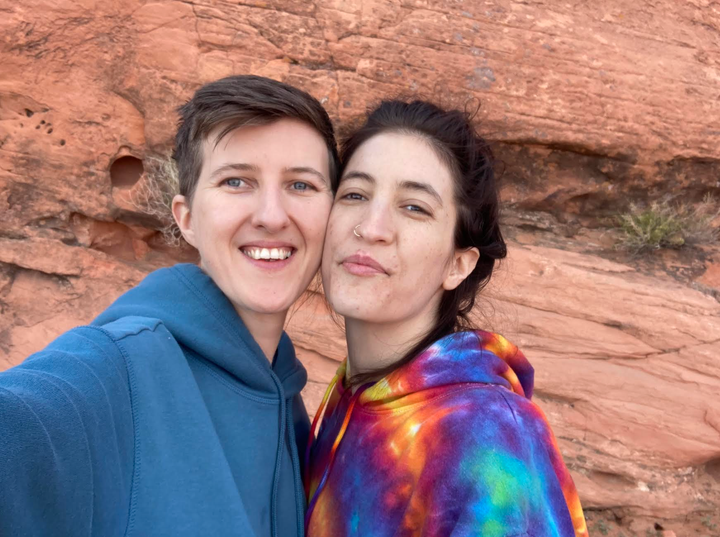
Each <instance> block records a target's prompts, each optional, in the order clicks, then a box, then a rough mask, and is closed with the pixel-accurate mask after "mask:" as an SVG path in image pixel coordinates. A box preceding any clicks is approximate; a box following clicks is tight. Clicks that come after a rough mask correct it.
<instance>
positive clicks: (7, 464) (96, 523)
mask: <svg viewBox="0 0 720 537" xmlns="http://www.w3.org/2000/svg"><path fill="white" fill-rule="evenodd" d="M133 446H134V438H133V423H132V410H131V403H130V392H129V383H128V375H127V369H126V365H125V360H124V358H123V356H122V355H121V353H120V351H119V349H118V348H117V346H116V345H115V344H114V342H113V341H112V340H111V339H110V338H109V337H108V336H107V335H105V333H104V332H103V331H102V330H100V329H97V328H90V327H84V328H79V329H75V330H72V331H70V332H68V333H66V334H64V335H63V336H61V337H60V338H58V339H57V340H55V341H54V342H53V343H51V344H50V345H49V346H48V347H47V348H46V349H45V350H43V351H41V352H39V353H36V354H34V355H32V356H31V357H29V358H28V359H27V360H26V361H25V362H23V363H22V364H20V365H19V366H17V367H14V368H12V369H9V370H7V371H5V372H3V373H0V535H23V536H25V535H27V536H35V535H38V536H39V535H68V536H70V535H72V536H73V537H75V536H78V537H80V536H89V535H102V536H108V537H112V536H113V535H123V534H124V532H125V527H126V525H127V519H128V512H129V507H130V489H131V479H132V473H133V454H134V449H133Z"/></svg>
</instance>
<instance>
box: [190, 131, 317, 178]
mask: <svg viewBox="0 0 720 537" xmlns="http://www.w3.org/2000/svg"><path fill="white" fill-rule="evenodd" d="M226 128H227V124H220V125H218V126H216V127H215V128H214V129H213V130H212V131H211V132H210V134H209V135H208V137H207V138H206V139H205V140H204V141H203V146H202V150H203V168H204V169H207V168H208V167H211V168H215V167H217V166H221V165H223V164H227V163H245V164H251V165H254V166H257V167H258V168H261V169H263V168H268V169H269V168H274V167H278V168H284V167H297V166H308V167H314V168H317V169H318V171H320V172H322V173H325V174H327V173H328V166H329V153H328V149H327V146H326V144H325V140H324V139H323V138H322V136H321V135H320V133H319V132H317V131H316V130H315V129H314V128H313V127H311V126H310V125H308V124H306V123H304V122H302V121H298V120H296V119H290V118H284V119H280V120H277V121H274V122H272V123H267V124H264V125H251V126H245V127H239V128H237V129H234V130H232V131H230V132H229V133H227V134H226V135H225V136H223V137H222V138H221V139H220V140H218V136H219V135H221V134H222V133H223V131H224V130H225V129H226Z"/></svg>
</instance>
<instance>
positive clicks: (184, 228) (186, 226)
mask: <svg viewBox="0 0 720 537" xmlns="http://www.w3.org/2000/svg"><path fill="white" fill-rule="evenodd" d="M172 214H173V218H174V219H175V223H177V225H178V227H179V228H180V232H181V233H182V235H183V237H184V238H185V240H186V241H187V242H188V243H189V244H190V246H195V232H194V231H193V228H192V226H191V225H190V222H191V218H190V204H189V203H188V200H187V198H185V196H181V195H180V194H178V195H177V196H175V197H174V198H173V200H172ZM195 248H197V246H195Z"/></svg>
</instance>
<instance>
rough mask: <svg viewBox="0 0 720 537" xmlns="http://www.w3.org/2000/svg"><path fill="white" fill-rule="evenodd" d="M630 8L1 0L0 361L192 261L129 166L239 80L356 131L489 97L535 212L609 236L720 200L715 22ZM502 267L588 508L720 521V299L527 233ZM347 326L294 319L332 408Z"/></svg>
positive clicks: (517, 198)
mask: <svg viewBox="0 0 720 537" xmlns="http://www.w3.org/2000/svg"><path fill="white" fill-rule="evenodd" d="M630 4H631V3H628V2H620V1H617V0H611V1H605V2H601V3H587V2H572V1H571V2H563V3H559V2H542V1H532V2H520V1H517V2H515V1H512V0H496V1H488V2H470V1H467V0H466V1H463V0H457V1H452V2H449V1H442V2H441V1H434V0H427V1H420V0H417V1H411V0H394V1H393V0H364V1H361V0H331V1H326V2H317V3H311V2H307V1H304V0H276V1H270V2H265V1H256V2H252V1H240V2H223V1H215V0H207V1H206V2H204V3H203V2H197V3H196V2H192V1H188V2H186V1H183V2H172V1H164V0H163V1H158V2H138V1H131V0H115V1H109V2H90V1H88V0H79V1H75V2H64V1H62V0H60V1H56V2H48V1H46V0H31V1H26V2H22V3H11V2H9V1H4V2H3V1H2V0H0V36H1V37H2V39H0V73H1V75H0V369H3V368H6V367H9V366H11V365H13V364H15V363H18V362H19V361H20V360H22V359H23V358H24V357H25V356H27V355H28V354H29V353H31V352H33V351H35V350H38V349H40V348H42V347H43V346H44V345H45V344H46V343H48V342H49V341H50V340H51V339H52V338H53V337H55V336H56V335H57V334H59V333H61V332H62V331H64V330H66V329H69V328H70V327H72V326H75V325H77V324H81V323H85V322H87V321H89V320H90V319H91V318H92V317H93V316H94V315H96V314H97V313H98V312H99V311H101V310H102V309H103V308H104V307H106V306H107V305H108V304H109V303H110V302H111V301H112V300H113V299H114V298H115V297H116V296H117V295H118V294H119V293H121V292H122V291H123V290H125V289H127V288H128V287H130V286H131V285H133V284H135V283H136V282H138V281H139V279H141V278H142V276H143V275H144V274H146V273H147V272H148V271H150V270H152V269H153V268H155V267H158V266H162V265H164V264H169V263H171V262H174V261H175V260H178V259H191V258H192V253H190V252H186V251H177V250H172V249H170V248H168V247H166V246H164V245H163V242H162V240H161V238H160V237H159V234H158V232H157V228H158V227H159V225H160V222H159V221H158V220H157V219H156V218H153V217H149V216H147V215H145V214H143V212H142V211H140V210H138V209H137V208H136V207H135V206H134V205H133V204H132V203H131V200H132V198H133V196H134V195H135V194H137V192H138V189H140V190H142V187H143V184H144V183H143V181H144V180H145V179H141V180H140V182H139V183H137V184H134V181H135V180H136V179H137V178H138V176H139V173H138V168H137V167H138V165H139V164H140V163H139V162H138V161H134V160H132V159H125V160H119V159H120V158H122V157H127V156H133V157H135V158H137V159H140V160H142V161H144V164H145V167H148V166H150V165H151V158H152V157H157V156H162V155H165V154H167V152H168V151H169V149H170V147H171V143H172V140H171V138H172V135H173V132H174V129H175V123H176V115H175V112H174V110H175V108H176V107H177V106H178V105H179V104H181V103H182V102H184V101H185V100H186V99H187V98H189V96H190V95H191V94H192V92H193V91H194V90H195V89H196V88H197V87H198V86H199V85H200V84H202V83H204V82H207V81H210V80H213V79H216V78H219V77H222V76H226V75H229V74H235V73H255V74H260V75H266V76H270V77H273V78H277V79H280V80H283V81H285V82H288V83H291V84H295V85H297V86H299V87H302V88H304V89H306V90H308V91H310V92H311V93H312V94H314V95H315V96H316V97H318V98H319V99H321V100H322V102H323V103H324V104H325V106H326V107H327V109H328V111H329V112H330V113H331V115H332V116H333V118H334V119H335V120H337V121H338V122H339V124H340V125H341V126H342V125H347V124H348V122H350V121H351V120H353V119H354V118H356V117H357V116H358V115H359V114H361V113H362V112H363V111H364V110H365V108H366V106H368V104H370V103H373V102H376V101H377V100H378V99H380V98H382V97H384V96H394V95H405V94H409V93H417V94H419V95H421V96H426V97H428V96H429V97H435V98H438V99H440V100H442V101H444V102H446V103H451V104H452V103H455V104H463V103H465V102H466V101H467V100H468V98H470V97H474V98H477V99H479V100H480V102H481V104H482V106H481V108H480V111H479V113H478V120H479V123H480V125H481V130H482V131H483V132H485V133H486V134H487V136H488V137H489V138H490V139H492V140H493V141H494V142H495V145H496V149H497V152H498V154H499V156H500V157H501V159H502V160H503V161H504V164H505V170H506V171H505V174H504V178H505V187H504V197H505V199H506V201H507V202H508V204H509V205H510V206H513V207H515V208H516V209H518V210H542V211H549V212H552V213H554V214H555V215H556V216H557V217H559V218H560V219H562V220H565V221H577V222H579V223H580V224H584V225H595V224H597V222H598V218H600V217H603V216H605V215H607V214H611V213H615V212H618V211H619V210H621V209H622V208H623V207H625V206H626V205H627V203H628V202H629V201H630V200H633V199H636V198H647V197H650V198H652V197H658V196H661V195H666V194H667V195H671V196H675V197H678V198H682V199H687V200H694V199H698V198H699V197H701V196H702V195H703V194H705V193H706V192H713V191H715V192H720V183H718V181H719V180H720V127H719V126H718V125H720V8H719V7H718V4H717V3H716V2H711V1H710V0H688V1H686V2H674V1H670V0H656V1H653V2H641V3H638V2H635V3H632V5H630ZM113 164H114V167H113ZM111 167H112V169H113V172H114V173H113V174H112V176H111ZM498 276H499V277H498V278H497V279H496V284H495V285H494V287H493V290H492V291H491V292H490V293H489V295H487V296H488V297H489V298H487V299H486V300H484V301H482V303H481V308H480V309H481V311H482V312H483V313H485V314H486V317H489V318H490V319H489V320H488V321H487V322H488V325H489V326H488V327H489V328H495V329H498V330H502V331H503V332H504V333H505V334H506V335H507V336H508V337H510V338H511V339H513V340H515V341H516V342H517V343H518V344H519V345H520V346H522V347H523V348H524V350H525V351H526V354H527V355H528V356H529V357H530V358H531V360H532V361H533V363H534V365H535V366H536V369H537V383H538V396H537V397H538V399H539V400H540V402H541V404H542V405H543V408H545V410H546V412H547V413H548V415H549V418H550V420H551V422H552V423H553V426H554V428H555V431H556V433H557V435H558V439H559V442H560V445H561V448H562V449H563V452H564V453H565V455H566V459H567V461H568V464H569V466H570V467H571V469H572V470H573V472H574V475H575V478H576V481H577V483H578V486H579V488H580V492H581V495H582V497H583V501H584V503H585V505H586V506H587V507H592V508H601V509H609V510H612V512H613V513H614V516H616V517H617V520H620V521H622V520H627V519H628V517H630V518H631V517H641V516H653V517H659V518H666V519H674V520H684V517H686V516H690V517H691V518H692V517H695V519H698V520H699V517H700V516H701V515H702V513H703V512H704V511H707V510H712V509H717V503H718V501H719V499H720V493H718V490H720V484H719V483H720V406H719V404H718V400H717V394H718V393H720V364H719V363H718V362H719V359H718V355H719V354H720V353H719V352H718V351H720V348H719V345H720V324H719V323H718V317H720V307H719V306H720V305H719V304H718V302H717V301H716V300H714V299H713V298H711V297H710V296H707V295H705V294H702V293H700V292H698V291H695V290H693V289H690V288H687V287H683V286H680V285H678V284H675V283H671V282H668V281H666V280H664V279H661V278H660V279H659V278H653V277H651V276H644V275H642V274H639V273H638V272H637V271H636V270H634V269H633V268H631V267H629V266H625V265H620V264H615V263H610V262H608V261H603V260H601V259H599V258H595V257H592V256H583V255H581V254H572V253H570V252H562V251H559V250H552V249H545V248H535V247H524V246H521V245H518V244H513V245H512V247H511V256H510V260H509V262H508V264H506V268H505V269H504V270H503V271H501V272H500V273H499V275H498ZM488 312H493V313H488ZM490 325H491V326H490ZM333 330H334V329H333V325H332V324H331V323H330V322H329V319H328V317H327V314H326V312H324V311H323V310H322V308H320V307H319V306H318V305H317V304H315V302H313V300H311V301H310V302H308V303H306V304H305V306H304V307H303V308H302V309H301V310H300V311H298V312H297V313H295V314H294V316H293V317H292V319H291V323H290V331H291V333H292V335H293V337H294V339H295V340H296V342H297V343H298V346H299V348H300V352H301V356H302V358H303V360H304V361H305V363H306V364H307V365H308V367H309V369H310V372H311V383H310V385H309V386H308V389H307V393H306V395H307V399H308V401H309V406H310V407H311V409H312V408H314V406H315V405H316V403H317V401H318V400H319V397H320V394H321V392H322V390H323V388H324V384H325V383H326V382H327V380H328V379H329V378H330V377H331V375H332V373H333V371H334V369H335V367H336V364H337V360H338V359H340V358H341V357H342V356H343V352H344V349H343V344H342V337H341V335H340V334H339V333H338V332H337V331H333ZM328 334H333V335H330V336H328ZM702 516H704V515H702ZM623 517H625V518H623ZM643 531H644V530H643Z"/></svg>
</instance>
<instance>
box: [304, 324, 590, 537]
mask: <svg viewBox="0 0 720 537" xmlns="http://www.w3.org/2000/svg"><path fill="white" fill-rule="evenodd" d="M345 371H346V364H345V362H343V363H342V364H341V366H340V368H339V369H338V372H337V374H336V376H335V378H334V379H333V382H332V383H331V385H330V387H329V388H328V391H327V393H326V395H325V398H324V399H323V403H322V405H321V407H320V409H319V410H318V412H317V417H316V421H315V423H313V430H312V435H311V438H315V433H316V431H317V428H318V421H319V418H320V417H321V416H322V425H321V426H320V428H319V431H317V440H316V441H315V442H314V443H313V444H312V445H311V446H309V447H308V460H307V461H306V466H307V468H306V470H307V472H306V491H307V493H308V501H309V506H308V513H307V517H306V523H307V535H308V537H325V536H327V537H330V536H333V537H344V536H350V535H358V536H360V535H373V536H376V537H385V536H388V537H390V536H400V535H402V536H408V537H410V536H413V537H414V536H418V537H419V536H424V537H440V536H443V537H444V536H455V537H461V536H463V537H464V536H470V535H478V534H481V535H484V536H487V537H492V536H506V535H528V536H566V535H568V536H569V535H583V536H584V535H587V530H586V527H585V521H584V517H583V514H582V509H581V507H580V502H579V500H578V497H577V492H576V490H575V487H574V484H573V482H572V479H571V478H570V474H569V472H568V471H567V469H566V468H565V465H564V463H563V461H562V457H561V456H560V453H559V451H558V449H557V444H556V442H555V438H554V437H553V435H552V432H551V431H550V428H549V426H548V425H547V421H546V420H545V417H544V415H542V412H541V411H540V409H539V408H538V407H537V406H536V405H535V404H534V403H532V402H531V401H530V399H531V397H532V390H533V368H532V366H531V365H530V364H529V362H528V361H527V359H526V358H525V357H524V356H523V354H522V353H521V352H520V351H519V350H518V349H517V347H515V346H514V345H513V344H512V343H510V342H508V341H507V340H506V339H504V338H503V337H502V336H499V335H497V334H491V333H487V332H482V331H475V332H461V333H457V334H452V335H450V336H447V337H445V338H443V339H441V340H439V341H437V342H436V343H435V344H433V345H432V346H430V347H429V348H428V349H426V350H425V351H424V352H422V353H420V354H419V355H418V356H417V357H416V358H414V359H413V360H412V361H411V362H409V363H407V364H405V365H403V366H402V367H400V368H398V369H397V370H396V371H394V372H393V373H391V374H390V375H388V376H387V377H385V378H383V379H381V380H379V381H378V382H376V383H374V384H372V385H366V386H364V387H362V388H360V389H358V390H357V391H356V392H355V393H354V394H352V393H351V392H350V390H348V389H346V388H345V387H344V386H343V379H344V378H345Z"/></svg>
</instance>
